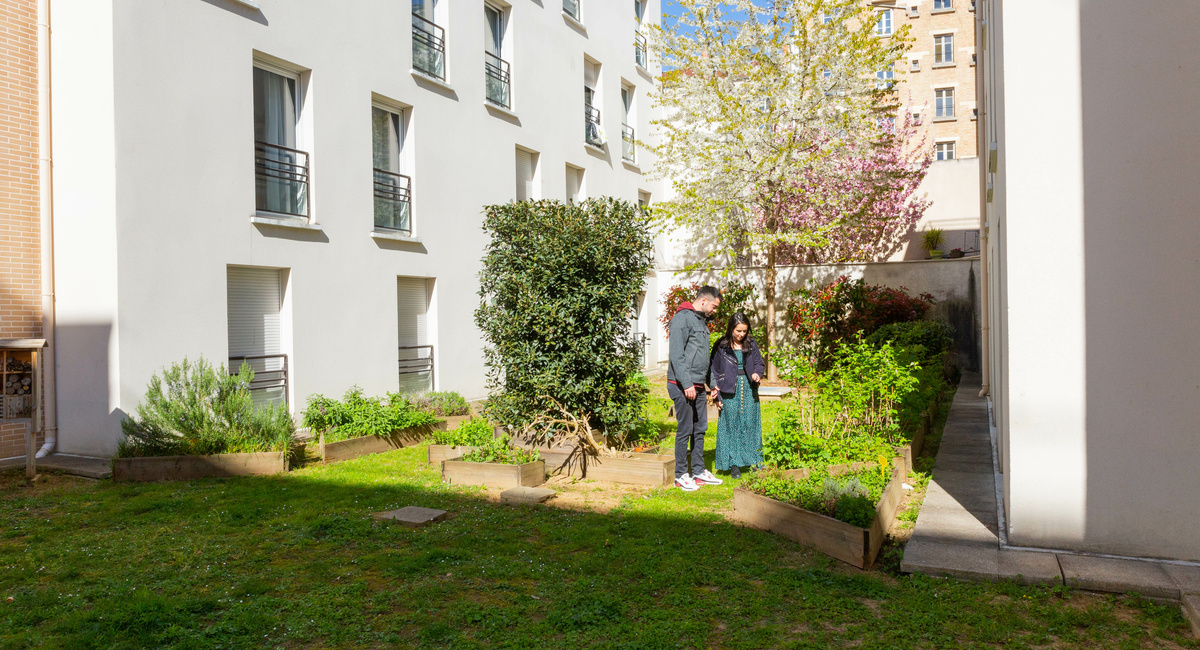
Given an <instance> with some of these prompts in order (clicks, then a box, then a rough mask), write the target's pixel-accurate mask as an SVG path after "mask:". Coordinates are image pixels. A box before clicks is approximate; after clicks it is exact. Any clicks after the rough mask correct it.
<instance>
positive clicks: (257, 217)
mask: <svg viewBox="0 0 1200 650" xmlns="http://www.w3.org/2000/svg"><path fill="white" fill-rule="evenodd" d="M250 223H253V224H258V225H260V226H275V227H277V228H294V229H296V230H323V228H321V224H318V223H312V222H311V221H309V220H308V219H305V218H304V217H285V216H282V215H275V214H271V213H267V212H259V213H256V214H252V215H250Z"/></svg>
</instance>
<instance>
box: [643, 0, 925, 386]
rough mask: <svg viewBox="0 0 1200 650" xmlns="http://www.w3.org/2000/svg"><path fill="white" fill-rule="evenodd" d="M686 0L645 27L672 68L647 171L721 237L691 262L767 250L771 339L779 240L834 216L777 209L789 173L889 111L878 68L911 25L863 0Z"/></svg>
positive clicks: (676, 213) (761, 255)
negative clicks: (893, 26) (886, 29)
mask: <svg viewBox="0 0 1200 650" xmlns="http://www.w3.org/2000/svg"><path fill="white" fill-rule="evenodd" d="M678 2H679V5H680V8H681V15H680V17H679V19H678V21H676V22H675V23H674V24H669V25H666V26H662V27H658V28H656V29H654V30H652V33H651V35H650V39H649V40H650V43H651V51H652V52H653V53H654V55H655V56H657V57H658V58H659V60H660V62H661V63H662V66H663V69H664V70H666V72H664V73H663V75H662V77H661V79H660V82H659V83H658V84H657V87H656V88H655V91H654V99H655V101H656V103H657V104H658V105H659V106H660V107H661V108H662V109H663V115H664V117H663V118H662V119H660V120H656V121H655V122H654V123H655V124H656V125H657V126H658V130H659V132H660V134H661V139H660V141H659V143H658V144H657V145H655V146H653V147H651V148H652V149H653V150H654V152H655V153H656V154H657V161H658V162H657V163H656V167H655V169H654V172H653V173H654V176H656V177H658V178H665V179H668V180H669V181H670V182H671V184H672V186H673V188H674V191H675V197H674V198H673V199H672V200H671V201H668V202H665V203H659V204H658V206H657V207H658V214H659V215H662V216H663V217H664V218H665V219H667V220H668V221H669V222H673V223H675V224H676V225H678V226H682V227H686V228H689V229H691V230H692V231H693V232H694V233H696V234H697V235H698V236H700V237H703V238H704V239H705V240H707V241H710V242H711V243H712V244H713V245H712V246H711V247H710V248H709V249H708V250H707V251H706V252H705V254H704V258H703V260H702V261H701V262H699V263H698V264H696V265H693V267H695V266H707V267H709V268H711V267H712V266H714V265H715V264H716V263H721V264H722V265H723V266H725V267H726V268H728V266H729V262H730V261H732V260H734V259H736V258H737V257H738V256H744V255H746V254H747V253H750V254H751V255H753V256H754V257H756V258H758V259H760V260H762V262H763V263H764V265H765V267H766V283H765V287H764V298H765V300H766V306H767V347H768V349H774V348H775V346H776V342H777V336H776V327H775V312H776V307H775V303H776V295H775V293H776V290H775V283H776V272H775V264H776V257H777V252H778V251H779V250H780V247H784V248H786V249H794V248H797V247H801V248H812V247H820V246H821V245H822V243H823V242H824V241H826V235H827V234H828V232H829V231H830V229H831V228H836V227H837V224H829V223H823V222H816V221H811V220H810V221H801V220H795V219H784V218H783V217H784V216H785V211H786V210H787V206H789V205H794V204H795V201H796V196H795V194H794V192H795V191H796V189H797V187H798V185H797V184H796V183H794V182H792V181H793V179H795V178H797V177H798V176H800V175H801V174H813V173H816V174H820V173H821V170H823V169H828V170H830V172H831V173H832V172H833V171H834V168H835V167H836V164H837V163H836V160H837V159H838V156H839V154H840V153H842V152H843V151H845V150H846V149H848V148H851V147H852V143H856V142H859V143H860V142H862V140H863V137H864V134H867V133H869V132H870V131H871V130H872V129H877V128H878V127H879V123H880V120H881V119H883V118H884V116H886V115H889V114H891V115H894V110H895V108H896V106H895V105H894V104H892V103H891V102H892V94H891V91H890V90H891V89H890V87H889V86H885V85H882V84H880V80H879V78H878V77H877V73H878V72H880V71H885V70H891V69H892V67H893V64H894V63H895V62H896V61H897V60H899V59H900V58H901V57H902V55H903V54H904V52H905V51H906V49H907V47H908V45H909V43H910V41H911V39H910V38H909V37H908V28H907V26H904V27H901V28H900V29H898V30H896V31H895V32H894V33H893V34H891V35H890V36H889V37H887V38H883V37H881V36H880V35H878V34H877V25H876V22H877V20H878V17H877V14H876V13H874V11H873V10H871V9H870V8H868V7H867V6H866V5H865V4H864V3H862V2H861V0H772V1H771V2H770V3H769V4H768V5H766V6H763V5H762V4H760V3H761V0H758V1H756V0H678ZM800 187H802V186H800ZM774 366H775V364H774V363H771V364H769V372H768V376H769V377H770V378H771V379H775V378H777V372H776V370H775V367H774Z"/></svg>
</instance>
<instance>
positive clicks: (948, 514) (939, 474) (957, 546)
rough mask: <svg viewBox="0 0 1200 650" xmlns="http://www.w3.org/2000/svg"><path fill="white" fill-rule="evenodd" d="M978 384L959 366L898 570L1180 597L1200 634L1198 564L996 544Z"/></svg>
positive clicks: (984, 411)
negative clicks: (959, 374) (929, 474)
mask: <svg viewBox="0 0 1200 650" xmlns="http://www.w3.org/2000/svg"><path fill="white" fill-rule="evenodd" d="M979 390H980V380H979V375H978V374H977V373H965V374H964V375H963V378H962V382H961V383H960V384H959V386H958V392H957V393H955V395H954V402H953V404H952V405H951V407H950V417H949V419H948V420H947V421H946V429H945V432H944V433H943V434H942V444H941V447H940V448H939V449H938V455H937V460H936V462H935V464H934V468H933V478H932V480H930V482H929V489H928V491H927V492H926V495H925V502H924V505H922V506H921V513H920V515H919V516H918V517H917V524H916V527H915V529H914V530H913V535H912V539H911V540H909V542H908V545H907V546H905V548H904V559H903V560H902V561H901V563H900V569H901V570H902V571H905V572H907V573H923V574H926V575H934V576H944V577H952V578H961V579H966V580H989V581H994V580H1016V581H1018V582H1022V583H1025V584H1058V585H1061V584H1067V585H1070V586H1075V587H1079V588H1082V589H1089V590H1093V591H1108V592H1116V593H1129V592H1133V593H1138V594H1142V595H1144V596H1148V597H1152V598H1167V599H1171V600H1176V601H1181V602H1182V604H1183V608H1184V613H1185V615H1189V614H1190V616H1189V618H1190V620H1191V622H1192V627H1193V629H1194V631H1196V633H1197V634H1200V618H1196V617H1198V616H1200V567H1198V566H1194V565H1188V564H1177V563H1168V562H1155V561H1148V560H1137V559H1126V558H1114V557H1098V556H1093V555H1080V554H1075V553H1061V552H1046V551H1029V550H1020V549H1013V548H1008V547H1006V546H1004V545H1002V544H1001V540H1000V536H999V534H998V531H999V524H998V518H999V516H998V512H999V511H998V509H997V501H996V493H997V490H996V487H997V485H996V483H997V475H996V473H995V466H994V464H993V460H992V459H993V456H992V440H991V433H990V427H989V425H988V408H987V398H981V397H979Z"/></svg>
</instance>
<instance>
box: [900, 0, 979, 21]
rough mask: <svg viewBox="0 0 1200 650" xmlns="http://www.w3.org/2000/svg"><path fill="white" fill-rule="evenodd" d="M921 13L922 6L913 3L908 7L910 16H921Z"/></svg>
mask: <svg viewBox="0 0 1200 650" xmlns="http://www.w3.org/2000/svg"><path fill="white" fill-rule="evenodd" d="M972 4H974V3H972ZM920 15H921V8H920V7H918V6H916V5H913V6H911V7H909V8H908V17H909V18H918V17H920Z"/></svg>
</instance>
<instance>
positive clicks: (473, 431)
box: [428, 418, 496, 447]
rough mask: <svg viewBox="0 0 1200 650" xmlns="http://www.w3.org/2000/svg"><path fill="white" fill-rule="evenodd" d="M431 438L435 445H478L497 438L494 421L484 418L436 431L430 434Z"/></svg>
mask: <svg viewBox="0 0 1200 650" xmlns="http://www.w3.org/2000/svg"><path fill="white" fill-rule="evenodd" d="M428 437H429V440H430V441H431V442H432V443H433V444H435V445H450V446H452V447H459V446H463V445H466V446H470V447H476V446H479V445H484V444H487V443H488V442H489V441H490V440H491V439H492V438H495V437H496V436H495V433H494V428H493V427H492V423H491V422H488V421H487V420H485V419H483V418H471V419H470V420H467V421H466V422H463V423H462V424H460V425H458V428H457V429H454V430H452V431H434V432H433V433H431V434H429V436H428Z"/></svg>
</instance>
